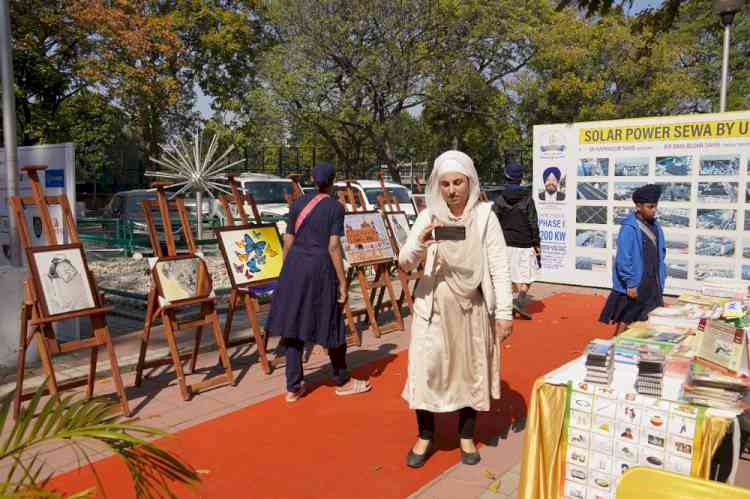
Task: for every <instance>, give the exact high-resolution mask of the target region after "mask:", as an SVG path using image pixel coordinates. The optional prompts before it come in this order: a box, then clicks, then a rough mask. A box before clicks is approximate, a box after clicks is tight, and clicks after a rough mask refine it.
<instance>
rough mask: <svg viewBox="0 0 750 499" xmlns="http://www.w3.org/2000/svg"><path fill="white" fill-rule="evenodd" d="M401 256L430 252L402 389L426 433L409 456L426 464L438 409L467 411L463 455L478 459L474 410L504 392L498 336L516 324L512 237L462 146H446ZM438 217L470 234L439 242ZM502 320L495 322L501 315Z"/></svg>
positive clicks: (409, 261)
mask: <svg viewBox="0 0 750 499" xmlns="http://www.w3.org/2000/svg"><path fill="white" fill-rule="evenodd" d="M426 198H427V209H426V210H424V211H422V212H421V213H420V214H419V216H418V217H417V221H416V222H415V224H414V227H412V229H411V232H410V233H409V238H408V240H407V242H406V244H405V245H404V246H403V247H402V248H401V251H400V254H399V264H400V266H401V267H402V268H403V269H404V270H406V271H409V270H412V269H414V268H415V267H416V266H417V265H418V264H419V262H421V261H424V263H425V270H424V277H423V278H422V279H421V280H420V281H419V285H418V286H417V289H416V291H415V293H414V298H415V300H414V320H413V322H412V327H411V344H410V347H409V372H408V379H407V382H406V386H405V387H404V391H403V397H404V398H405V399H406V400H407V401H408V402H409V407H410V408H411V409H414V410H415V411H416V413H417V424H418V427H419V439H418V440H417V442H416V444H414V446H413V447H412V449H411V450H410V451H409V454H408V455H407V464H408V465H409V466H411V467H413V468H418V467H421V466H422V465H424V462H425V460H426V459H427V457H428V456H429V454H430V451H431V450H432V447H433V445H432V444H433V439H434V413H436V412H452V411H459V435H460V441H461V461H462V462H464V463H466V464H477V463H478V462H479V461H480V456H479V453H478V452H477V448H476V446H475V444H474V425H475V422H476V411H487V410H489V409H490V398H495V399H498V398H500V343H501V342H502V341H503V340H504V339H505V338H507V337H508V336H509V335H510V333H511V330H512V317H513V315H512V314H513V295H512V292H511V282H510V272H509V269H508V258H507V256H506V248H505V239H504V238H503V232H502V230H501V228H500V224H499V223H498V221H497V217H496V216H495V215H494V214H493V212H492V203H482V202H479V178H478V176H477V172H476V170H475V169H474V163H473V161H472V160H471V158H470V157H469V156H467V155H466V154H464V153H462V152H460V151H447V152H445V153H443V154H441V155H440V156H439V157H438V158H437V159H436V160H435V164H434V166H433V170H432V174H431V175H430V180H429V185H428V188H427V195H426ZM438 226H460V227H464V228H465V234H466V235H465V239H463V240H450V241H447V240H441V241H435V239H434V234H433V229H434V228H435V227H438ZM493 321H494V322H493Z"/></svg>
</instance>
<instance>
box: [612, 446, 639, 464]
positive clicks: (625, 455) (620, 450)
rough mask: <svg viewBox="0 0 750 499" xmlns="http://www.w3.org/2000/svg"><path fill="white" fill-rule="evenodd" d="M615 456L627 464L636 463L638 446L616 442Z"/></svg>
mask: <svg viewBox="0 0 750 499" xmlns="http://www.w3.org/2000/svg"><path fill="white" fill-rule="evenodd" d="M615 455H616V456H617V457H619V458H622V459H624V460H626V461H629V462H633V463H635V462H638V446H637V445H635V444H630V443H625V442H617V446H616V447H615Z"/></svg>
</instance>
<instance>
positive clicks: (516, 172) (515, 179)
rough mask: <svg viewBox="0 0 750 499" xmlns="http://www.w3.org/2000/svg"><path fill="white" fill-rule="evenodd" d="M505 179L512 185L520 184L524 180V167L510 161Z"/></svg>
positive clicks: (506, 168)
mask: <svg viewBox="0 0 750 499" xmlns="http://www.w3.org/2000/svg"><path fill="white" fill-rule="evenodd" d="M504 173H505V178H506V179H508V181H510V182H512V183H515V184H517V183H519V182H521V179H522V178H523V166H521V165H519V164H518V163H516V162H515V161H510V162H509V163H508V165H507V166H506V167H505V172H504Z"/></svg>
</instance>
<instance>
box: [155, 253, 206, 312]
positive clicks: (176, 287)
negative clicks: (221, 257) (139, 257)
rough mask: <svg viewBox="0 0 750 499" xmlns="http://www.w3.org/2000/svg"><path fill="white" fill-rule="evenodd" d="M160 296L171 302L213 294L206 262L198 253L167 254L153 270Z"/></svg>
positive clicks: (157, 261)
mask: <svg viewBox="0 0 750 499" xmlns="http://www.w3.org/2000/svg"><path fill="white" fill-rule="evenodd" d="M151 271H152V272H153V274H154V281H155V282H156V290H157V292H158V294H159V297H160V298H161V299H162V300H164V301H167V302H169V303H174V302H179V301H182V300H189V299H192V298H204V297H206V296H209V295H210V294H211V279H210V276H209V274H208V269H207V268H206V262H204V261H203V259H202V258H200V257H199V256H196V255H178V256H166V257H161V258H159V259H158V260H156V263H154V267H153V269H152V270H151Z"/></svg>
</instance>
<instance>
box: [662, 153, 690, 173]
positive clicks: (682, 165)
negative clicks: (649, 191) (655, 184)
mask: <svg viewBox="0 0 750 499" xmlns="http://www.w3.org/2000/svg"><path fill="white" fill-rule="evenodd" d="M692 163H693V158H692V157H691V156H657V158H656V175H657V176H658V177H666V176H669V175H671V176H675V177H679V176H687V175H690V174H692V170H693V165H692Z"/></svg>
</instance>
